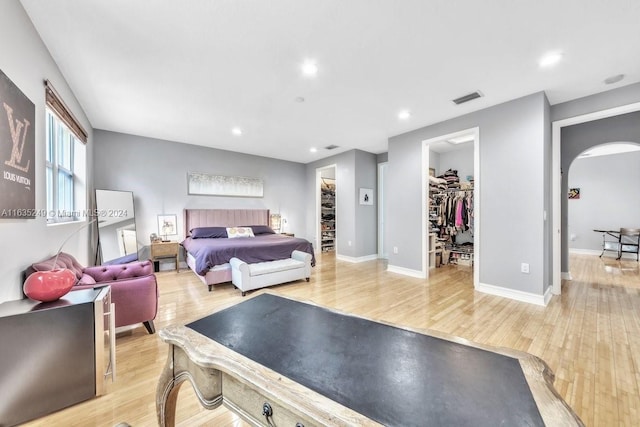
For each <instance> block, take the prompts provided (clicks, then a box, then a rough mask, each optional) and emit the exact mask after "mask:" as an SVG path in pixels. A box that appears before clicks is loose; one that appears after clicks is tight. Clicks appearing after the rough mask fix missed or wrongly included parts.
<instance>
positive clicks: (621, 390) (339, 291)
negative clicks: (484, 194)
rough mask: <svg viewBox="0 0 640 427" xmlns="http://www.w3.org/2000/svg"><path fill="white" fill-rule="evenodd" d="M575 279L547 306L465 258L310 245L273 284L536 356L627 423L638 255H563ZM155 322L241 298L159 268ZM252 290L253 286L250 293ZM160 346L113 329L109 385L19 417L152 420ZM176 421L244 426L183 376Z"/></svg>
mask: <svg viewBox="0 0 640 427" xmlns="http://www.w3.org/2000/svg"><path fill="white" fill-rule="evenodd" d="M570 263H571V274H572V276H573V280H572V281H565V282H564V283H563V294H562V296H561V297H553V298H552V300H551V302H550V303H549V305H548V306H547V307H538V306H533V305H530V304H526V303H520V302H517V301H512V300H508V299H505V298H500V297H496V296H492V295H487V294H482V293H480V292H476V291H474V289H473V284H472V283H473V280H472V271H471V268H469V267H463V266H459V267H455V266H443V267H441V268H437V269H433V270H431V276H430V278H429V280H421V279H416V278H410V277H404V276H402V275H398V274H395V273H389V272H387V271H385V269H386V262H384V261H382V260H378V261H370V262H365V263H360V264H351V263H348V262H342V261H336V260H335V255H334V254H333V253H324V254H319V255H318V265H317V266H316V267H315V268H314V269H313V273H312V278H311V282H310V283H306V282H304V281H303V282H297V283H292V284H287V285H281V286H275V287H272V288H270V290H271V291H274V292H277V293H280V294H282V295H284V296H289V297H292V298H299V299H303V300H310V301H313V302H315V303H317V304H319V305H323V306H328V307H331V308H335V309H337V310H341V311H347V312H352V313H355V314H357V315H360V316H364V317H368V318H372V319H375V320H381V321H384V322H389V323H394V324H400V325H406V326H407V327H410V328H416V329H421V328H429V329H434V330H437V331H440V332H444V333H448V334H454V335H456V336H459V337H461V338H465V339H469V340H471V341H475V342H478V343H480V344H487V345H499V346H503V347H507V348H512V349H515V350H519V351H525V352H529V353H531V354H533V355H535V356H538V357H540V358H542V359H543V360H544V361H545V362H547V364H548V365H549V366H550V368H551V369H552V370H553V371H554V373H555V374H556V379H555V387H556V389H557V390H558V392H559V393H560V395H561V396H562V397H563V398H564V399H565V400H566V401H567V402H568V403H569V405H571V407H572V408H573V409H574V410H575V411H576V413H577V414H578V415H579V416H580V417H581V418H582V420H583V421H584V422H585V424H586V425H587V426H611V425H634V424H637V423H638V420H639V417H640V414H639V413H638V409H637V408H640V391H639V390H640V388H639V384H640V372H639V370H638V366H640V264H638V263H637V262H636V261H630V260H629V261H628V260H623V261H616V260H612V259H607V258H603V259H600V258H598V257H597V256H588V255H571V257H570ZM158 282H159V287H160V309H159V312H158V316H157V318H156V321H155V323H156V328H157V329H161V328H164V327H166V326H169V325H174V324H184V323H187V322H191V321H193V320H197V319H199V318H201V317H203V316H206V315H208V314H210V313H212V312H213V311H216V310H218V309H220V308H224V307H228V306H230V305H232V304H235V303H237V302H240V301H242V296H241V295H240V292H239V291H238V290H236V289H234V288H233V286H232V285H231V284H222V285H217V286H216V287H215V289H214V291H213V292H208V291H207V288H206V286H204V285H203V284H202V282H200V280H199V279H198V278H197V277H196V276H195V275H194V274H193V273H192V272H190V271H186V270H183V271H181V272H180V273H176V272H162V273H158ZM257 292H260V291H257ZM166 352H167V345H166V344H165V343H163V342H162V341H161V340H160V339H159V338H158V337H157V335H148V334H147V333H146V330H145V329H144V327H143V326H142V325H140V326H139V327H136V328H135V329H133V330H131V331H129V332H127V333H125V334H123V335H120V336H119V337H118V339H117V360H118V380H117V382H116V383H115V384H112V385H110V387H109V393H108V394H107V395H105V396H102V397H100V398H96V399H92V400H90V401H87V402H83V403H81V404H78V405H75V406H73V407H70V408H67V409H64V410H62V411H59V412H56V413H54V414H51V415H49V416H47V417H43V418H41V419H38V420H35V421H33V422H31V423H28V424H26V425H27V426H52V425H59V426H62V425H64V426H115V425H117V424H118V423H120V422H126V423H128V424H130V425H132V426H135V427H138V426H154V425H157V421H156V414H155V388H156V385H157V381H158V378H159V375H160V372H161V370H162V368H163V367H164V363H165V361H166ZM177 407H178V410H177V422H178V425H181V426H187V425H189V426H234V427H240V426H248V424H247V423H245V422H244V421H242V420H240V419H239V418H238V417H237V416H236V415H235V414H233V413H231V412H230V411H228V410H227V409H225V408H224V407H221V408H218V409H216V410H213V411H208V410H205V409H203V408H201V407H200V405H199V403H198V402H197V399H196V397H195V395H194V394H193V390H192V389H191V387H190V385H189V384H188V383H187V384H184V385H183V386H182V388H181V390H180V393H179V397H178V404H177Z"/></svg>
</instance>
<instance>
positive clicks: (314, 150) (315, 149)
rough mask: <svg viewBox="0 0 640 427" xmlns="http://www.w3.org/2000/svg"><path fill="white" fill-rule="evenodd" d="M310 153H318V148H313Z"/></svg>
mask: <svg viewBox="0 0 640 427" xmlns="http://www.w3.org/2000/svg"><path fill="white" fill-rule="evenodd" d="M309 151H311V152H312V153H315V152H317V151H318V149H317V148H316V147H311V148H310V149H309Z"/></svg>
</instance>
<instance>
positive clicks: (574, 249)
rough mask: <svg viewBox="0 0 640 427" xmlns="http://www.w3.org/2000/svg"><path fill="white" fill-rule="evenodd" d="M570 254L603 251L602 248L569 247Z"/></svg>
mask: <svg viewBox="0 0 640 427" xmlns="http://www.w3.org/2000/svg"><path fill="white" fill-rule="evenodd" d="M569 253H570V254H579V255H598V256H600V254H601V253H602V249H600V250H597V249H578V248H569Z"/></svg>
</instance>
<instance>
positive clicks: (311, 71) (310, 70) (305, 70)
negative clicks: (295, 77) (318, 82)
mask: <svg viewBox="0 0 640 427" xmlns="http://www.w3.org/2000/svg"><path fill="white" fill-rule="evenodd" d="M302 74H304V75H305V76H307V77H315V76H316V75H317V74H318V65H317V64H316V62H315V61H313V60H310V59H307V60H306V61H304V63H303V64H302Z"/></svg>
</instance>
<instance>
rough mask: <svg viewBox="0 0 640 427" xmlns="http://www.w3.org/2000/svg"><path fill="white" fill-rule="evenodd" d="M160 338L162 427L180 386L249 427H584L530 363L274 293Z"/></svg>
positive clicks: (541, 369)
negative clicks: (164, 351)
mask: <svg viewBox="0 0 640 427" xmlns="http://www.w3.org/2000/svg"><path fill="white" fill-rule="evenodd" d="M159 334H160V337H161V338H162V339H163V340H164V341H165V342H167V343H169V344H170V349H169V357H168V360H167V364H166V366H165V369H164V371H163V373H162V375H161V378H160V380H159V383H158V388H157V399H156V404H157V410H158V420H159V422H160V425H170V426H171V425H174V424H175V405H176V399H177V394H178V390H179V387H180V385H181V384H182V383H183V382H184V381H185V380H189V381H191V382H192V384H193V385H194V388H195V389H196V395H197V396H198V398H199V400H200V402H201V403H202V405H203V406H204V407H206V408H210V409H213V408H216V407H218V406H219V405H221V404H224V405H225V406H227V407H228V408H230V409H231V410H233V411H235V412H237V413H238V414H240V415H241V416H242V417H243V418H245V419H247V420H248V421H249V422H251V423H253V424H255V425H265V426H285V425H286V426H306V427H309V426H315V425H319V426H320V425H322V426H325V425H336V426H353V425H385V426H426V425H433V426H440V425H446V426H466V425H468V426H498V425H505V426H543V425H565V426H571V425H576V426H579V425H582V422H581V421H580V420H579V418H578V417H577V416H576V415H575V414H574V413H573V411H572V410H571V408H569V406H568V405H567V404H566V403H565V402H564V401H563V400H562V398H561V397H560V396H559V395H558V393H557V392H556V391H555V389H554V388H553V373H552V372H551V370H550V369H549V368H548V366H547V365H546V364H545V363H544V362H543V361H542V360H541V359H539V358H537V357H535V356H533V355H530V354H527V353H523V352H518V351H515V350H509V349H504V348H492V347H487V346H482V345H479V344H475V343H471V342H469V341H466V340H463V339H460V338H457V337H453V336H448V335H446V334H442V333H438V332H435V331H416V330H410V329H407V328H402V327H398V326H394V325H390V324H385V323H380V322H374V321H371V320H368V319H364V318H361V317H357V316H354V315H349V314H345V313H340V312H337V311H335V310H331V309H327V308H323V307H320V306H317V305H315V304H312V303H303V302H299V301H296V300H292V299H288V298H284V297H280V296H276V295H273V294H270V293H263V294H259V295H256V296H255V297H253V298H251V299H249V300H246V301H243V302H241V303H239V304H237V305H234V306H231V307H229V308H227V309H224V310H221V311H218V312H216V313H214V314H212V315H210V316H207V317H204V318H202V319H200V320H197V321H195V322H192V323H190V324H188V325H185V326H173V327H169V328H166V329H163V330H162V331H160V333H159Z"/></svg>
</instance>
